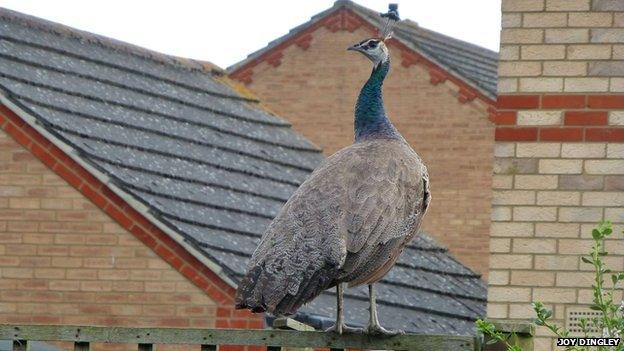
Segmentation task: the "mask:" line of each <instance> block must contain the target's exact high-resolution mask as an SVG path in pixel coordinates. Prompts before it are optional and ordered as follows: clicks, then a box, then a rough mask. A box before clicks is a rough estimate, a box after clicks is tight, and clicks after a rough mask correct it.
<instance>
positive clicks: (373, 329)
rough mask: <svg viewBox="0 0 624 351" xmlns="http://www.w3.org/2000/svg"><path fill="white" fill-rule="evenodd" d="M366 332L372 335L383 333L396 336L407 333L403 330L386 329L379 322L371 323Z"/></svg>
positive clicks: (383, 334)
mask: <svg viewBox="0 0 624 351" xmlns="http://www.w3.org/2000/svg"><path fill="white" fill-rule="evenodd" d="M366 332H367V333H368V334H371V335H381V336H395V335H403V334H405V332H404V331H403V330H400V329H386V328H384V327H382V326H381V325H379V324H369V326H368V328H366Z"/></svg>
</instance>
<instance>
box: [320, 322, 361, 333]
mask: <svg viewBox="0 0 624 351" xmlns="http://www.w3.org/2000/svg"><path fill="white" fill-rule="evenodd" d="M325 331H326V332H328V333H337V334H361V333H363V332H364V329H362V328H355V327H350V326H348V325H346V324H342V325H340V324H334V325H333V326H331V327H329V328H327V329H325Z"/></svg>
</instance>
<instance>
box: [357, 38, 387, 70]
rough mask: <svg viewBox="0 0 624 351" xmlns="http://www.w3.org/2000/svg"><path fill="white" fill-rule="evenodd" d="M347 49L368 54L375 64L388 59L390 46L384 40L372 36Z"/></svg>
mask: <svg viewBox="0 0 624 351" xmlns="http://www.w3.org/2000/svg"><path fill="white" fill-rule="evenodd" d="M347 50H352V51H357V52H359V53H362V54H363V55H364V56H366V57H367V58H368V59H369V60H371V61H372V62H373V64H374V65H375V66H377V65H378V64H379V63H381V62H383V61H386V60H387V59H388V55H389V54H388V47H387V46H386V44H384V42H383V40H381V39H378V38H371V39H366V40H363V41H361V42H359V43H357V44H355V45H352V46H350V47H349V48H348V49H347Z"/></svg>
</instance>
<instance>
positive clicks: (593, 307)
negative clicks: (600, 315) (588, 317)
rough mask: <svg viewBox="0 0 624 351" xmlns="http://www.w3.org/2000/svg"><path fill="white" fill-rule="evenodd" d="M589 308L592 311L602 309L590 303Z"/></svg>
mask: <svg viewBox="0 0 624 351" xmlns="http://www.w3.org/2000/svg"><path fill="white" fill-rule="evenodd" d="M589 309H590V310H594V311H602V308H600V306H598V305H591V306H589Z"/></svg>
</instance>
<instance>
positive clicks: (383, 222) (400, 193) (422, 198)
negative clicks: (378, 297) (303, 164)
mask: <svg viewBox="0 0 624 351" xmlns="http://www.w3.org/2000/svg"><path fill="white" fill-rule="evenodd" d="M350 162H351V163H352V164H353V166H352V167H351V168H352V171H351V174H350V175H349V177H347V179H345V181H346V184H347V186H346V191H347V193H346V196H347V198H348V201H347V206H348V207H347V208H346V211H345V212H346V216H345V218H344V221H345V227H346V228H347V237H346V245H347V257H346V260H345V263H344V264H343V267H342V268H341V271H342V273H341V278H342V279H343V280H345V281H349V282H351V283H352V285H353V284H355V285H357V284H358V283H362V282H368V281H367V277H372V276H378V275H379V274H377V275H375V273H377V272H379V270H384V269H385V271H384V272H383V274H385V272H387V270H389V269H390V268H391V267H392V264H393V262H394V261H395V260H396V258H397V257H398V255H399V254H400V252H401V250H402V248H403V246H404V245H405V244H406V243H407V242H408V241H409V240H411V239H412V238H413V236H414V235H415V234H416V232H417V230H418V228H419V226H420V222H421V220H422V217H423V215H424V213H425V211H426V209H427V206H428V203H429V194H428V176H427V170H426V168H425V166H424V165H423V164H422V162H421V160H420V159H419V158H418V156H417V155H416V154H415V153H414V152H413V151H412V150H411V148H409V146H408V145H407V144H403V143H398V142H397V143H392V144H385V145H383V146H381V147H380V148H379V149H378V150H376V149H374V148H373V149H372V150H367V152H365V153H356V154H355V155H353V156H352V157H351V161H350ZM383 274H381V275H383Z"/></svg>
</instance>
